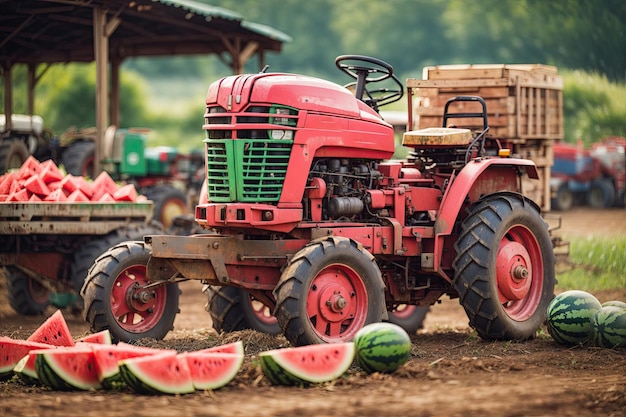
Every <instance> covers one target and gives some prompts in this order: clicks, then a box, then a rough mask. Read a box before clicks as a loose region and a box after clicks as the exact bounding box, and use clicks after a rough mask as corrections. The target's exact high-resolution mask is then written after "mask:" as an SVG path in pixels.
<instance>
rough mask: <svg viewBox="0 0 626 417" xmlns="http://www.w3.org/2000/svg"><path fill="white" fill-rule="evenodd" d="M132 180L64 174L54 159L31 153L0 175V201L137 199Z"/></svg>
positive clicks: (105, 174) (139, 197)
mask: <svg viewBox="0 0 626 417" xmlns="http://www.w3.org/2000/svg"><path fill="white" fill-rule="evenodd" d="M145 199H146V198H145V197H144V196H140V195H139V196H138V195H137V190H136V189H135V186H134V185H133V184H126V185H118V184H117V183H115V181H113V179H112V178H111V177H110V176H109V174H107V173H106V172H104V171H103V172H102V173H100V175H98V176H97V177H96V179H95V180H93V181H89V180H87V179H85V178H84V177H82V176H74V175H72V174H66V175H65V174H64V173H63V172H62V171H61V170H60V169H59V167H58V166H57V165H56V164H55V163H54V161H52V160H50V159H49V160H47V161H44V162H39V161H38V160H37V159H35V158H34V157H33V156H32V155H31V156H29V157H28V158H27V159H26V161H24V163H23V164H22V166H21V167H20V169H19V170H14V171H9V172H7V173H5V174H4V175H2V176H0V202H6V203H10V202H61V201H70V202H115V201H125V202H137V201H142V200H145Z"/></svg>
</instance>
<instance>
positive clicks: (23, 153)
mask: <svg viewBox="0 0 626 417" xmlns="http://www.w3.org/2000/svg"><path fill="white" fill-rule="evenodd" d="M29 155H30V152H28V147H27V146H26V144H25V143H24V141H22V140H20V139H19V138H7V139H0V174H4V173H5V172H7V171H8V170H10V169H13V168H20V167H21V166H22V164H23V163H24V161H26V159H27V158H28V156H29Z"/></svg>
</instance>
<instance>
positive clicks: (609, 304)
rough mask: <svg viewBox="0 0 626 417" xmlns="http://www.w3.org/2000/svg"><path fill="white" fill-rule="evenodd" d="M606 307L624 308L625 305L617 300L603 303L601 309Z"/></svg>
mask: <svg viewBox="0 0 626 417" xmlns="http://www.w3.org/2000/svg"><path fill="white" fill-rule="evenodd" d="M607 306H613V307H619V308H626V303H625V302H623V301H617V300H611V301H605V302H604V303H602V307H607Z"/></svg>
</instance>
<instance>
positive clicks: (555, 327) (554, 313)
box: [546, 290, 602, 345]
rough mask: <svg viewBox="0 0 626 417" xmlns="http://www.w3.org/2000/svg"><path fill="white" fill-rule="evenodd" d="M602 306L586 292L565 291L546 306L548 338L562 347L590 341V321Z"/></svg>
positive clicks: (591, 334) (591, 332)
mask: <svg viewBox="0 0 626 417" xmlns="http://www.w3.org/2000/svg"><path fill="white" fill-rule="evenodd" d="M601 307H602V304H600V301H598V299H597V298H596V297H595V296H593V295H592V294H590V293H588V292H586V291H580V290H570V291H565V292H563V293H561V294H559V295H557V296H556V297H554V299H553V300H552V301H551V302H550V304H549V305H548V316H547V322H546V323H547V327H548V333H550V336H552V338H553V339H554V340H555V341H556V342H557V343H560V344H562V345H577V344H580V343H585V342H587V341H589V340H591V338H592V336H593V331H592V328H591V319H592V318H593V315H594V314H595V313H596V312H597V311H598V310H600V308H601Z"/></svg>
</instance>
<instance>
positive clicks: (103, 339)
mask: <svg viewBox="0 0 626 417" xmlns="http://www.w3.org/2000/svg"><path fill="white" fill-rule="evenodd" d="M78 342H87V343H96V344H100V345H110V344H112V343H113V341H112V339H111V332H110V331H109V329H105V330H102V331H100V332H97V333H92V334H88V335H87V336H83V337H81V338H79V339H76V343H78Z"/></svg>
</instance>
